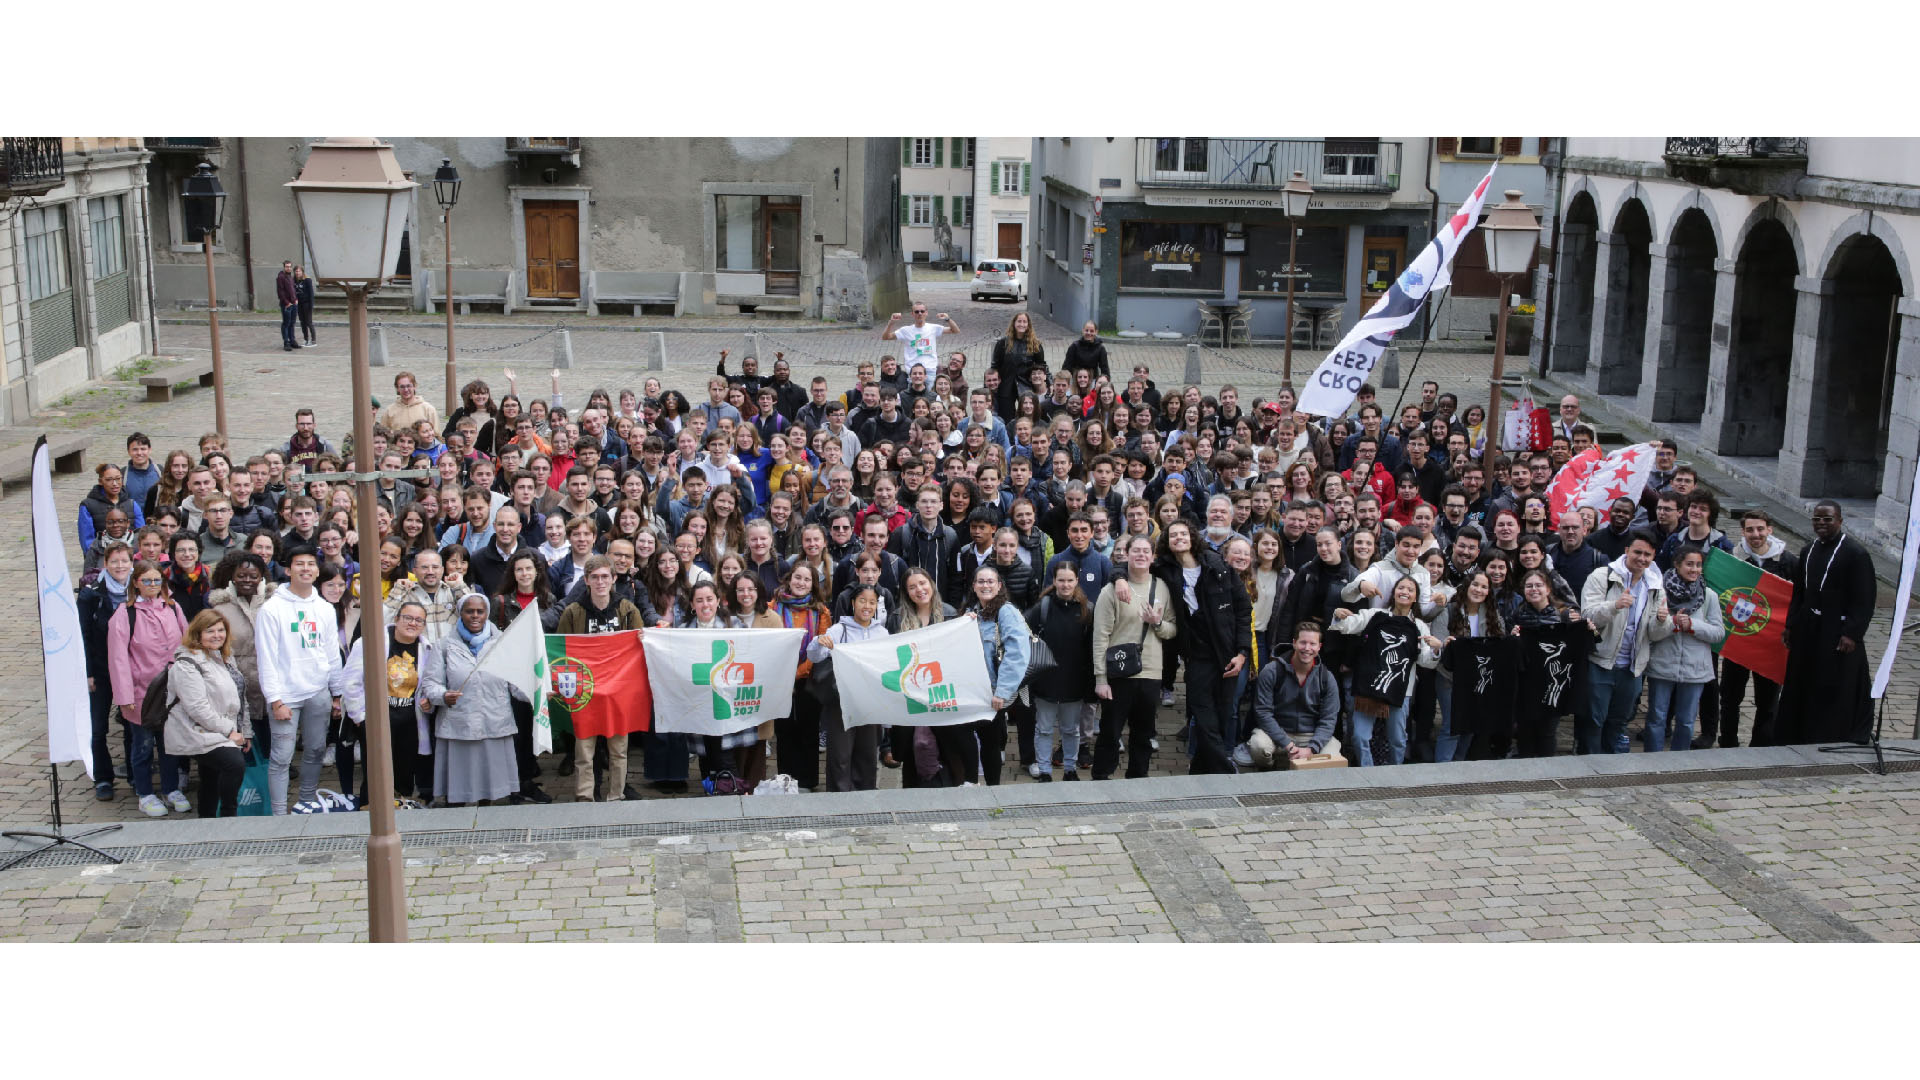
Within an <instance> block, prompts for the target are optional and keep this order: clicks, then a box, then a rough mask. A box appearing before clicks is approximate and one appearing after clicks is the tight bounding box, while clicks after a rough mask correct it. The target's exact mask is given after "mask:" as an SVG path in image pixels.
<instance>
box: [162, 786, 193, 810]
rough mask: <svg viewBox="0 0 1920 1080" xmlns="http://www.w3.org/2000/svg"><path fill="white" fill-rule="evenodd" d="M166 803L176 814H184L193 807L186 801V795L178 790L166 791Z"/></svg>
mask: <svg viewBox="0 0 1920 1080" xmlns="http://www.w3.org/2000/svg"><path fill="white" fill-rule="evenodd" d="M167 805H168V806H171V807H173V812H174V813H176V814H184V813H187V812H188V811H190V810H192V809H193V804H192V803H190V802H188V801H187V796H186V795H185V794H184V793H183V792H178V791H169V792H167Z"/></svg>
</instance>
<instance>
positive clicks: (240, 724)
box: [163, 610, 249, 818]
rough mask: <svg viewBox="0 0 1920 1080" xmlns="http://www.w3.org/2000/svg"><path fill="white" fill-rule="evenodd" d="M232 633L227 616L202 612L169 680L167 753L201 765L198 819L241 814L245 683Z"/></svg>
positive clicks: (245, 741) (245, 744)
mask: <svg viewBox="0 0 1920 1080" xmlns="http://www.w3.org/2000/svg"><path fill="white" fill-rule="evenodd" d="M231 636H232V635H231V630H230V627H229V625H228V623H227V619H226V617H225V616H224V615H221V614H220V613H219V612H217V611H210V610H209V611H202V612H200V613H199V614H198V615H195V616H194V617H193V621H192V622H191V623H188V624H187V630H186V633H185V634H184V635H183V636H182V638H181V641H180V646H179V648H177V649H175V650H174V653H173V661H172V667H171V670H170V673H169V675H168V676H167V694H168V696H169V697H170V698H172V699H173V701H172V705H171V706H170V708H169V710H168V713H167V726H166V733H165V736H164V739H163V748H164V751H165V752H166V753H168V754H172V755H174V756H176V757H178V758H182V759H185V758H193V759H196V760H198V761H199V763H200V807H199V809H200V816H201V817H203V818H210V817H234V816H235V815H237V814H239V812H240V781H241V779H242V778H243V777H245V776H246V772H247V761H246V756H245V755H246V750H247V747H248V745H249V737H248V726H247V695H246V679H245V677H244V676H242V675H241V674H240V669H239V668H238V667H236V666H234V662H233V650H232V647H231Z"/></svg>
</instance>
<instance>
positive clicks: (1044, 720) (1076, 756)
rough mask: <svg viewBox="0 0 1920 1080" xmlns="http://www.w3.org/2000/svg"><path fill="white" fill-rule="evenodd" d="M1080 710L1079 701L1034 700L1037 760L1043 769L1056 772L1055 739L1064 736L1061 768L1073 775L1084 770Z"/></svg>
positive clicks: (1061, 749)
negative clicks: (1079, 770)
mask: <svg viewBox="0 0 1920 1080" xmlns="http://www.w3.org/2000/svg"><path fill="white" fill-rule="evenodd" d="M1080 706H1081V703H1080V702H1078V701H1048V700H1047V699H1046V698H1042V697H1036V698H1034V699H1033V749H1034V752H1035V758H1034V760H1036V761H1038V762H1039V763H1040V768H1041V769H1043V770H1045V771H1047V772H1048V773H1051V772H1052V771H1053V736H1054V733H1055V732H1058V733H1059V735H1060V767H1061V768H1063V769H1066V770H1068V771H1072V770H1074V769H1077V768H1079V767H1080Z"/></svg>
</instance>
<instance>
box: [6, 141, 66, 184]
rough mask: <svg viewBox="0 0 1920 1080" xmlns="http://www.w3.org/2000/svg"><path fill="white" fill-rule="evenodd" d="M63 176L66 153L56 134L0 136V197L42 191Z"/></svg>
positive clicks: (58, 181) (59, 182)
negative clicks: (53, 135)
mask: <svg viewBox="0 0 1920 1080" xmlns="http://www.w3.org/2000/svg"><path fill="white" fill-rule="evenodd" d="M66 179H67V155H66V150H65V149H64V148H63V147H62V146H61V143H60V139H59V137H58V136H55V137H53V138H34V137H28V138H15V137H13V136H7V137H5V138H0V199H4V198H11V197H12V196H15V195H45V194H46V193H47V192H49V191H52V190H53V189H54V188H57V187H59V186H60V185H61V184H63V183H65V182H66Z"/></svg>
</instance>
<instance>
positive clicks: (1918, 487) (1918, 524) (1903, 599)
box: [1800, 469, 1920, 700]
mask: <svg viewBox="0 0 1920 1080" xmlns="http://www.w3.org/2000/svg"><path fill="white" fill-rule="evenodd" d="M1917 560H1920V469H1915V470H1914V471H1913V491H1912V492H1911V493H1910V494H1909V496H1908V498H1907V543H1906V547H1905V548H1904V549H1902V550H1901V552H1900V588H1899V589H1898V590H1897V591H1895V592H1894V594H1893V626H1892V627H1890V628H1889V629H1888V631H1887V651H1886V652H1883V653H1881V654H1880V669H1879V670H1878V671H1876V672H1874V673H1873V697H1874V699H1875V700H1878V699H1880V698H1883V697H1885V696H1886V695H1887V680H1888V679H1891V678H1892V677H1893V658H1894V656H1895V655H1896V654H1897V653H1899V651H1900V637H1901V634H1902V633H1903V632H1904V631H1905V630H1906V628H1907V606H1908V604H1909V603H1910V602H1911V601H1912V599H1913V569H1914V563H1915V562H1916V561H1917ZM1800 587H1801V588H1806V587H1807V586H1806V585H1805V584H1804V583H1803V584H1802V585H1801V586H1800Z"/></svg>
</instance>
